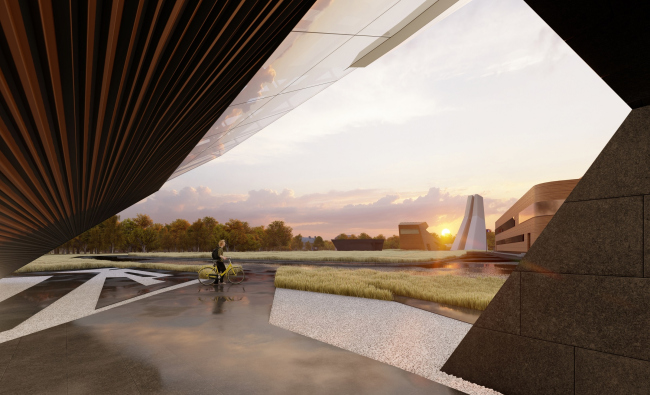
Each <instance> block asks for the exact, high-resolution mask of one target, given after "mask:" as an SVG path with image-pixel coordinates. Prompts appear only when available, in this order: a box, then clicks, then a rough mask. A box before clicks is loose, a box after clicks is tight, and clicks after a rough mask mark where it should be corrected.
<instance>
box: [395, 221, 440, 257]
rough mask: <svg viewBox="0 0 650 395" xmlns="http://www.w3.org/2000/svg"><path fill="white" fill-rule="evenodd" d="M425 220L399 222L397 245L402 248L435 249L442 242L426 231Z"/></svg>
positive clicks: (438, 248) (438, 247) (437, 248)
mask: <svg viewBox="0 0 650 395" xmlns="http://www.w3.org/2000/svg"><path fill="white" fill-rule="evenodd" d="M428 227H429V225H428V224H427V223H426V222H401V223H400V224H399V246H400V248H401V249H403V250H425V251H437V250H441V249H442V244H441V243H440V242H439V241H438V240H436V239H435V238H434V237H433V236H432V235H431V233H429V232H428V231H427V228H428Z"/></svg>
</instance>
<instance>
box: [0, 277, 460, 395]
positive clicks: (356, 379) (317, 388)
mask: <svg viewBox="0 0 650 395" xmlns="http://www.w3.org/2000/svg"><path fill="white" fill-rule="evenodd" d="M245 267H246V269H247V273H246V275H247V278H246V281H244V283H242V284H240V285H230V284H224V285H219V286H200V285H198V284H196V283H194V282H193V279H194V278H195V277H194V276H195V274H194V273H187V274H178V273H176V274H173V275H170V276H166V277H160V276H157V275H160V274H161V273H163V272H160V271H158V272H156V271H152V273H153V274H152V277H151V279H147V278H148V276H147V275H142V274H139V276H142V277H144V278H145V280H141V282H138V281H135V280H133V279H132V278H131V279H129V278H123V277H111V273H109V274H106V273H104V274H96V273H93V274H89V273H81V274H54V273H34V274H31V275H21V276H20V277H37V276H52V277H50V278H48V279H46V280H44V281H42V282H39V283H38V284H37V285H35V286H33V287H30V288H28V289H26V290H24V291H22V292H19V293H17V294H15V295H13V296H11V297H8V298H5V299H4V300H3V301H0V326H1V327H2V329H0V331H7V330H10V329H11V327H12V326H16V325H23V326H24V325H25V324H24V322H25V321H26V320H29V317H27V315H29V314H32V315H38V314H41V315H45V316H47V314H49V316H52V317H56V314H55V313H51V311H53V310H54V309H53V307H56V306H57V301H58V300H60V299H62V298H64V297H65V295H69V294H70V292H72V291H73V290H78V289H80V288H81V285H83V284H84V282H89V280H90V279H91V278H92V276H93V275H95V276H98V275H102V276H105V277H106V282H105V283H104V286H103V287H102V288H101V290H97V291H96V292H95V293H96V294H97V295H98V296H97V299H96V300H93V301H92V305H94V306H96V308H97V309H100V308H103V309H106V308H109V309H108V310H105V311H102V312H100V313H97V314H92V315H89V316H86V317H83V318H79V319H75V320H73V321H70V322H67V323H64V324H61V325H58V326H55V327H52V328H49V329H45V330H41V331H38V332H36V333H32V334H29V335H26V336H22V337H19V338H16V339H13V340H9V341H4V342H2V343H0V394H17V393H30V394H40V393H48V394H89V393H92V394H145V393H146V394H172V393H174V394H207V393H210V394H224V395H226V394H305V393H308V394H332V393H342V394H360V393H365V394H460V392H458V391H456V390H452V389H449V388H447V387H444V386H442V385H440V384H437V383H435V382H432V381H430V380H427V379H425V378H423V377H420V376H417V375H415V374H412V373H408V372H406V371H403V370H401V369H398V368H396V367H393V366H390V365H387V364H384V363H381V362H378V361H375V360H373V359H370V358H366V357H363V356H360V355H357V354H355V353H352V352H349V351H345V350H342V349H340V348H337V347H334V346H331V345H328V344H325V343H321V342H319V341H316V340H313V339H311V338H308V337H304V336H301V335H298V334H295V333H293V332H290V331H287V330H284V329H281V328H278V327H275V326H273V325H270V324H269V314H270V310H271V305H272V303H273V295H274V292H275V287H274V286H273V275H274V270H275V269H274V268H272V267H268V266H264V265H251V267H250V269H249V267H248V266H245ZM126 274H127V275H133V276H138V274H135V273H131V274H129V273H126ZM163 274H168V273H167V272H165V273H163ZM113 275H115V274H113ZM154 276H156V277H154ZM165 284H166V285H167V286H176V287H178V286H181V288H176V289H173V290H171V291H168V292H162V293H159V294H156V295H153V296H150V297H146V298H144V299H141V300H137V299H134V300H136V301H134V302H132V303H128V301H129V300H130V298H142V297H143V296H146V294H147V293H150V292H154V291H158V292H161V290H163V288H164V287H165ZM183 284H185V285H186V286H183ZM2 287H3V285H2V283H0V290H2ZM100 291H101V292H100ZM1 295H2V293H1V292H0V296H1ZM0 299H2V298H0ZM115 303H126V304H123V305H116V306H118V307H115V308H110V306H111V305H113V304H115ZM60 304H61V303H58V305H60ZM332 308H333V309H335V308H336V306H332ZM48 309H49V310H48ZM25 311H29V313H25ZM54 311H57V310H54ZM48 312H50V313H48ZM0 335H1V332H0Z"/></svg>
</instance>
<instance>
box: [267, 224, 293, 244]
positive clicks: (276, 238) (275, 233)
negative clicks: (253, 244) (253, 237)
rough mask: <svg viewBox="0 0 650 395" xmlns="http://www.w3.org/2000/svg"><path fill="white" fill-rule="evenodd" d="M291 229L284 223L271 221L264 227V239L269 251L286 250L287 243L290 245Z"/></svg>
mask: <svg viewBox="0 0 650 395" xmlns="http://www.w3.org/2000/svg"><path fill="white" fill-rule="evenodd" d="M292 231H293V229H291V227H290V226H286V225H285V224H284V221H273V222H271V223H270V224H269V226H267V227H266V237H267V240H268V246H269V248H271V249H276V248H277V249H283V248H285V247H286V248H288V247H289V243H291V237H292V236H293V234H292Z"/></svg>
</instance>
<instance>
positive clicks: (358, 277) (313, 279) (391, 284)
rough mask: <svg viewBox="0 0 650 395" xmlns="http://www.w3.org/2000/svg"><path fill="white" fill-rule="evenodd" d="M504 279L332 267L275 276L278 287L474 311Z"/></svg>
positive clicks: (296, 269) (282, 271)
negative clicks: (406, 299)
mask: <svg viewBox="0 0 650 395" xmlns="http://www.w3.org/2000/svg"><path fill="white" fill-rule="evenodd" d="M504 282H505V280H504V279H502V278H498V277H464V276H454V275H431V274H427V273H423V272H410V271H395V272H385V271H379V270H372V269H359V270H351V269H338V268H331V267H316V268H315V267H293V266H282V267H280V268H278V271H277V273H276V275H275V286H276V287H277V288H289V289H296V290H300V291H311V292H321V293H329V294H335V295H345V296H356V297H361V298H369V299H380V300H393V295H400V296H406V297H409V298H415V299H420V300H428V301H431V302H437V303H444V304H449V305H453V306H459V307H467V308H470V309H475V310H485V308H486V307H487V305H488V304H489V303H490V301H491V300H492V298H494V295H496V293H497V292H498V291H499V289H500V288H501V286H502V285H503V283H504Z"/></svg>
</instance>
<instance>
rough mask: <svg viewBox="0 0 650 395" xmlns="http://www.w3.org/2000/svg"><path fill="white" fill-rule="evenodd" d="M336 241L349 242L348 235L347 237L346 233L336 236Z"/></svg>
mask: <svg viewBox="0 0 650 395" xmlns="http://www.w3.org/2000/svg"><path fill="white" fill-rule="evenodd" d="M335 239H337V240H347V239H348V235H346V234H345V233H341V234H340V235H338V236H336V237H335Z"/></svg>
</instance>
